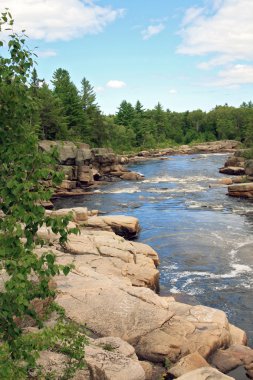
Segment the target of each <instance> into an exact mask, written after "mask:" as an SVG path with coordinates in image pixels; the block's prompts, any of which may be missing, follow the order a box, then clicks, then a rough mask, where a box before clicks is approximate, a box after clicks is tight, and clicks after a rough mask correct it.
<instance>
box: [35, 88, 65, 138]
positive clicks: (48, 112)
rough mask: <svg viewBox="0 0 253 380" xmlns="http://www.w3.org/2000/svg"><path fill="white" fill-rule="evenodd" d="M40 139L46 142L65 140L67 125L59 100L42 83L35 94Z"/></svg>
mask: <svg viewBox="0 0 253 380" xmlns="http://www.w3.org/2000/svg"><path fill="white" fill-rule="evenodd" d="M37 101H38V109H39V120H40V130H39V135H40V138H42V139H46V140H67V139H68V137H69V135H68V125H67V118H66V117H65V116H64V109H63V106H62V103H61V101H60V99H59V98H58V97H57V96H55V94H54V93H53V92H52V91H51V90H50V89H49V87H48V85H47V84H46V83H43V85H42V86H41V88H39V90H38V93H37Z"/></svg>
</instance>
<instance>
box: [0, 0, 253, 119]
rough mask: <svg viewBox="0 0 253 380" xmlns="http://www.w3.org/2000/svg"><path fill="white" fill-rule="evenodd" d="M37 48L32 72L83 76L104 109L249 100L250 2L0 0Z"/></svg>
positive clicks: (252, 56)
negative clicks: (63, 71) (124, 102)
mask: <svg viewBox="0 0 253 380" xmlns="http://www.w3.org/2000/svg"><path fill="white" fill-rule="evenodd" d="M5 6H7V7H9V9H10V11H11V13H12V14H13V17H14V19H15V24H16V28H17V29H18V28H25V29H26V31H27V34H28V35H29V37H30V43H29V44H30V46H38V49H37V53H38V55H39V58H38V73H39V76H40V77H42V78H45V79H46V81H47V82H50V79H51V78H52V74H53V72H54V71H55V70H56V69H57V68H59V67H62V68H65V69H67V70H68V71H69V72H70V75H71V78H72V80H73V81H74V83H75V84H76V85H77V86H78V87H79V84H80V81H81V79H82V78H83V77H84V76H85V77H86V78H87V79H88V80H89V81H90V83H91V84H92V85H93V86H94V89H95V91H96V93H97V100H98V103H99V104H100V106H101V109H102V111H103V112H105V113H114V112H115V111H116V110H117V108H118V106H119V104H120V102H121V101H122V100H123V99H126V100H127V101H130V102H132V103H135V102H136V101H137V100H140V101H141V103H142V104H143V105H144V107H145V108H152V107H154V106H155V105H156V104H157V103H158V101H160V102H161V103H162V105H163V107H164V108H165V109H166V108H169V109H171V110H175V111H185V110H193V109H198V108H201V109H203V110H209V109H211V108H213V107H215V105H217V104H224V103H228V104H231V105H235V106H238V105H240V104H241V103H242V102H243V101H249V100H252V89H253V49H252V46H253V23H252V15H253V1H252V0H196V1H194V0H181V1H180V0H122V1H120V0H100V1H99V0H97V1H95V0H94V1H93V0H85V1H82V0H22V1H21V0H0V9H4V7H5Z"/></svg>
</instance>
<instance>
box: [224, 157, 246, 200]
mask: <svg viewBox="0 0 253 380" xmlns="http://www.w3.org/2000/svg"><path fill="white" fill-rule="evenodd" d="M243 154H244V151H241V150H238V151H237V152H235V153H234V155H233V156H231V157H229V158H228V160H227V161H226V162H225V164H224V167H222V168H220V170H219V171H220V173H222V174H228V175H232V176H236V177H234V178H233V177H232V178H231V182H230V183H229V182H228V185H229V186H228V195H230V196H232V197H239V198H249V199H253V160H252V159H250V160H247V159H245V158H244V155H243Z"/></svg>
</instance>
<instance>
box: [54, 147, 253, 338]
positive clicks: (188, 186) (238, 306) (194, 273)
mask: <svg viewBox="0 0 253 380" xmlns="http://www.w3.org/2000/svg"><path fill="white" fill-rule="evenodd" d="M226 157H227V155H224V154H198V155H188V156H170V157H167V159H165V160H150V161H145V162H142V163H139V164H135V165H132V166H130V167H129V168H130V169H131V170H134V171H137V172H141V173H142V174H144V176H145V179H144V180H143V181H138V182H127V181H124V182H116V183H110V184H108V185H104V186H103V187H101V188H100V189H99V190H96V191H95V192H94V194H92V195H85V196H82V197H75V198H71V199H58V200H57V201H56V202H55V206H56V208H61V207H73V206H87V207H88V208H89V209H98V210H100V211H101V212H104V213H109V214H127V215H131V216H135V217H137V218H138V219H139V221H140V224H141V227H142V230H141V233H140V235H139V237H138V239H137V240H138V241H140V242H143V243H147V244H149V245H151V246H152V247H153V248H154V249H155V250H156V251H157V252H158V254H159V257H160V260H161V264H160V267H159V269H160V284H161V294H168V293H172V294H175V295H176V294H179V295H178V298H179V299H180V300H182V301H183V302H184V301H185V302H190V303H193V304H198V303H201V304H203V305H207V306H211V307H215V308H219V309H222V310H224V311H225V312H226V313H227V315H228V318H229V320H230V322H231V323H233V324H235V325H237V326H238V327H241V328H242V329H244V330H245V331H246V332H247V335H248V337H249V340H250V344H251V345H252V344H253V325H252V321H253V294H252V288H253V203H252V202H250V201H247V200H241V199H237V198H231V197H228V196H227V195H226V193H227V187H226V186H221V185H218V184H217V179H218V178H223V177H224V176H223V175H221V174H219V172H218V168H219V167H221V166H223V164H224V162H225V160H226Z"/></svg>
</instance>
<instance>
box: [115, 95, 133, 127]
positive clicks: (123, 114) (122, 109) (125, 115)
mask: <svg viewBox="0 0 253 380" xmlns="http://www.w3.org/2000/svg"><path fill="white" fill-rule="evenodd" d="M134 115H135V112H134V107H133V106H132V104H131V103H128V102H127V101H126V100H123V101H122V102H121V104H120V106H119V109H118V112H117V113H116V116H115V122H116V123H117V124H119V125H124V126H125V127H127V126H129V125H130V124H131V122H132V121H133V119H134Z"/></svg>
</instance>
